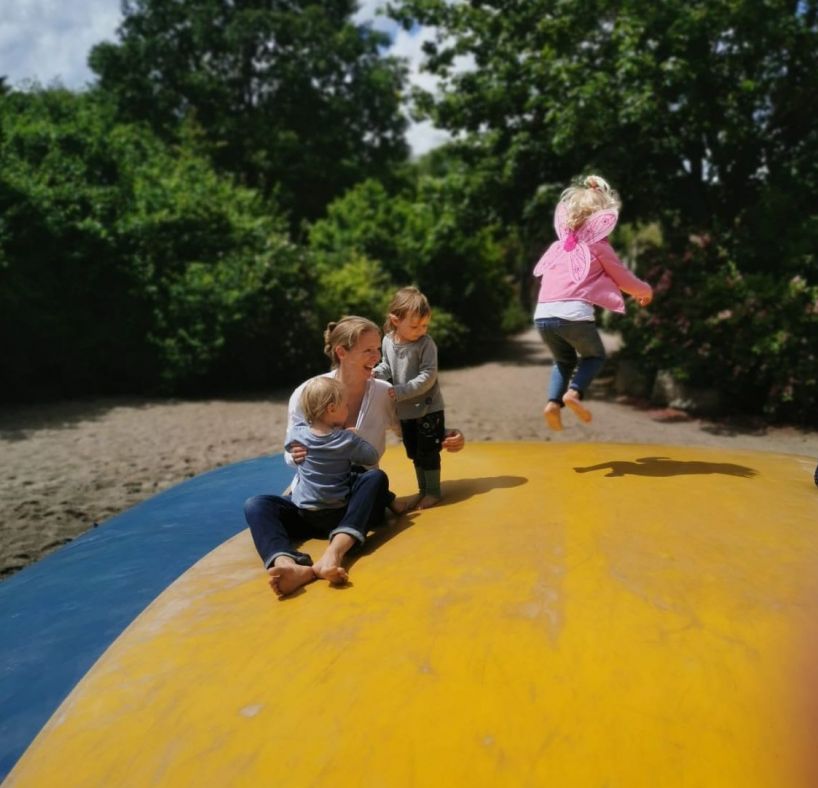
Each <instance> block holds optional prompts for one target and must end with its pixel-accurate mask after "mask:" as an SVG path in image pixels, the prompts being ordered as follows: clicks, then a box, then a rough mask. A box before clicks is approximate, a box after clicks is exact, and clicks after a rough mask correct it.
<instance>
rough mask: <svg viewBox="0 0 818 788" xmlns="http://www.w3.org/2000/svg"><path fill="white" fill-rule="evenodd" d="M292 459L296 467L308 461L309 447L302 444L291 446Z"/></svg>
mask: <svg viewBox="0 0 818 788" xmlns="http://www.w3.org/2000/svg"><path fill="white" fill-rule="evenodd" d="M290 457H292V458H293V462H294V463H295V464H296V465H301V463H302V462H304V460H306V459H307V447H306V446H303V445H302V444H300V443H292V444H290Z"/></svg>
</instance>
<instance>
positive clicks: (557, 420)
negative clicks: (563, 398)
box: [542, 400, 562, 432]
mask: <svg viewBox="0 0 818 788" xmlns="http://www.w3.org/2000/svg"><path fill="white" fill-rule="evenodd" d="M542 415H543V417H544V418H545V423H546V424H547V425H548V426H549V427H550V428H551V429H552V430H554V431H555V432H559V431H560V430H561V429H562V408H561V407H560V404H559V402H554V401H553V400H549V402H548V404H547V405H546V406H545V408H544V409H543V412H542Z"/></svg>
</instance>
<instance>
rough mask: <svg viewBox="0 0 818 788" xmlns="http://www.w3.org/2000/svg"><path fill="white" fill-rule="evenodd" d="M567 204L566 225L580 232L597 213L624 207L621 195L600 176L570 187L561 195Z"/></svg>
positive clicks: (587, 178)
mask: <svg viewBox="0 0 818 788" xmlns="http://www.w3.org/2000/svg"><path fill="white" fill-rule="evenodd" d="M560 202H562V203H564V204H565V208H566V224H567V225H568V227H569V228H570V229H571V230H578V229H579V228H580V227H582V225H583V223H584V222H585V220H586V219H587V218H588V217H589V216H590V215H591V214H592V213H596V212H597V211H602V210H605V209H609V208H610V209H613V210H615V211H618V210H619V209H620V208H621V207H622V202H621V201H620V199H619V195H618V194H617V193H616V192H615V191H614V190H613V189H612V188H611V187H610V185H609V184H608V182H607V181H606V180H605V179H604V178H600V177H599V175H588V176H587V177H586V178H583V179H581V180H580V181H579V182H578V183H577V184H575V185H574V186H569V187H568V188H567V189H566V190H565V191H564V192H563V193H562V194H561V195H560Z"/></svg>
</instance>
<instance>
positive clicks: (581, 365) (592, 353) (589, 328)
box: [534, 317, 605, 405]
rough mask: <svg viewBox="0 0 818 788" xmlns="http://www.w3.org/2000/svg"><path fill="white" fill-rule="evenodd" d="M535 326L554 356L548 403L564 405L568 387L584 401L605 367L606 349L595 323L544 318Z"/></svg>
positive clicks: (536, 321) (537, 321) (535, 322)
mask: <svg viewBox="0 0 818 788" xmlns="http://www.w3.org/2000/svg"><path fill="white" fill-rule="evenodd" d="M534 324H535V325H536V326H537V330H538V331H539V332H540V336H541V337H542V338H543V341H544V342H545V344H546V345H548V349H549V350H550V351H551V355H552V356H554V368H553V370H552V372H551V382H550V383H549V385H548V399H549V400H550V401H552V402H558V403H559V404H560V405H562V404H563V403H562V395H563V394H565V392H566V391H568V389H569V387H570V388H572V389H576V390H577V391H578V392H579V394H580V397H581V396H582V395H583V394H584V393H585V390H586V389H587V388H588V386H590V385H591V381H592V380H593V379H594V378H595V377H596V376H597V374H598V373H599V370H600V369H602V365H603V364H604V363H605V347H604V345H603V344H602V337H600V336H599V331H597V328H596V323H594V322H593V321H591V320H563V319H562V318H561V317H545V318H540V319H538V320H535V321H534Z"/></svg>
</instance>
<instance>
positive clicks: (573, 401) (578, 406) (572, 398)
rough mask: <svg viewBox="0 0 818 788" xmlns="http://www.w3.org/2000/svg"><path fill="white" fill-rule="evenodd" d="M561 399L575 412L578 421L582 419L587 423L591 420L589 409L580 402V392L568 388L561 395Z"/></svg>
mask: <svg viewBox="0 0 818 788" xmlns="http://www.w3.org/2000/svg"><path fill="white" fill-rule="evenodd" d="M562 401H563V402H564V403H565V406H566V407H568V408H570V409H571V410H572V411H573V412H574V413H575V414H576V416H577V418H578V419H579V420H580V421H584V422H585V423H586V424H587V423H588V422H589V421H590V420H591V418H592V416H591V411H590V410H588V408H586V407H585V406H584V405H583V404H582V400H581V399H580V394H579V392H578V391H577V390H576V389H568V391H566V392H565V394H564V395H563V398H562Z"/></svg>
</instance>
